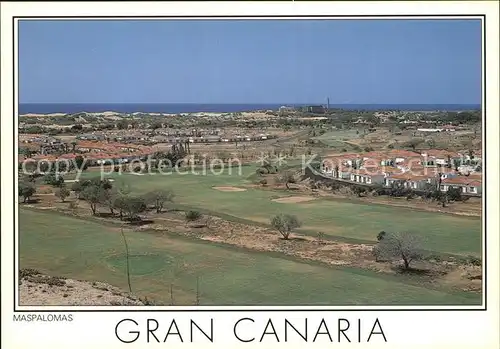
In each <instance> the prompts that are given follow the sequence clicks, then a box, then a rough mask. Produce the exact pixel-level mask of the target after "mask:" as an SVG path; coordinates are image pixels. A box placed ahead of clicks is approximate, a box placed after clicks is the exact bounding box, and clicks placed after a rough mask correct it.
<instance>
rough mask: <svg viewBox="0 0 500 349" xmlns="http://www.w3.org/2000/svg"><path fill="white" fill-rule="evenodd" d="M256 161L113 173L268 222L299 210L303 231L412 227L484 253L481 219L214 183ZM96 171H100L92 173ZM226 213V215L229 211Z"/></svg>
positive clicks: (229, 179) (237, 178) (369, 232)
mask: <svg viewBox="0 0 500 349" xmlns="http://www.w3.org/2000/svg"><path fill="white" fill-rule="evenodd" d="M254 171H255V167H253V166H245V167H242V173H241V175H240V174H239V173H238V172H237V169H233V171H232V174H229V173H228V171H225V172H224V173H223V174H221V175H193V174H182V175H181V174H171V175H164V176H162V175H159V174H157V175H144V176H136V175H131V174H123V175H121V176H119V175H117V174H113V175H111V177H113V178H115V180H116V182H115V183H120V182H125V183H128V184H129V185H130V186H131V189H132V190H133V191H134V192H136V193H145V192H148V191H152V190H157V189H161V188H171V189H173V190H174V192H175V195H176V197H175V202H176V203H178V204H182V205H185V206H189V207H193V208H199V209H205V210H210V211H212V212H214V213H216V214H217V213H219V214H226V215H231V216H234V217H237V218H242V219H246V220H250V221H255V222H260V223H266V224H267V223H269V219H270V217H271V216H273V215H275V214H278V213H290V214H295V215H296V216H297V217H298V218H299V219H300V220H301V221H302V223H303V227H302V229H301V230H302V232H304V233H306V234H316V233H317V232H319V231H321V232H323V233H325V234H326V235H328V236H330V237H331V238H336V237H338V238H342V239H347V240H349V239H350V240H353V241H356V240H358V241H365V242H366V241H375V239H376V236H377V234H378V233H379V232H380V231H382V230H384V231H389V232H390V231H410V232H413V233H415V234H419V235H420V236H421V237H422V240H423V244H424V248H426V249H428V250H431V251H436V252H440V253H450V254H460V255H469V254H471V255H477V256H480V255H481V220H480V219H479V218H475V217H459V216H453V215H446V214H441V213H432V212H422V211H417V210H412V209H407V208H401V207H390V206H384V205H376V204H366V203H355V202H350V201H349V200H331V199H317V200H314V201H309V202H302V203H294V204H291V203H278V202H274V201H272V199H273V198H276V197H282V196H290V195H294V194H293V192H285V191H280V192H277V191H269V190H260V189H248V190H247V191H244V192H222V191H218V190H214V189H213V188H212V187H213V186H228V185H229V186H238V185H243V184H246V183H248V181H247V180H246V178H247V177H248V176H249V175H251V174H252V173H254ZM92 175H93V176H95V174H92ZM226 218H227V217H226Z"/></svg>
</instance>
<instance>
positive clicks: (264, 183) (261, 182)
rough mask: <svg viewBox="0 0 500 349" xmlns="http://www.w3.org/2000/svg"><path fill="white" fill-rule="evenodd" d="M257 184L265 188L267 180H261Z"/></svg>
mask: <svg viewBox="0 0 500 349" xmlns="http://www.w3.org/2000/svg"><path fill="white" fill-rule="evenodd" d="M259 184H260V185H262V186H263V187H265V186H266V185H267V179H261V180H260V181H259Z"/></svg>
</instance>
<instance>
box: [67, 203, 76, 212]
mask: <svg viewBox="0 0 500 349" xmlns="http://www.w3.org/2000/svg"><path fill="white" fill-rule="evenodd" d="M68 208H69V209H70V210H71V211H75V210H77V209H78V201H71V202H70V203H69V204H68Z"/></svg>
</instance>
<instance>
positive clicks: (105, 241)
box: [19, 208, 481, 305]
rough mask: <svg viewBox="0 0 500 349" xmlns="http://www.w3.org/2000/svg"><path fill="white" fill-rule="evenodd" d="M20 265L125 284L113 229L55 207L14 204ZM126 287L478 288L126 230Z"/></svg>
mask: <svg viewBox="0 0 500 349" xmlns="http://www.w3.org/2000/svg"><path fill="white" fill-rule="evenodd" d="M19 225H20V259H21V261H20V266H21V267H22V268H36V269H38V270H40V271H42V272H45V273H48V274H51V275H55V276H66V277H69V278H74V279H84V280H97V281H103V282H108V283H110V284H112V285H115V286H118V287H120V288H122V289H127V281H126V274H125V258H124V253H123V244H122V238H121V234H120V231H119V229H117V228H115V227H109V226H105V225H101V224H99V223H96V222H90V221H86V220H82V219H76V218H71V217H67V216H62V215H59V214H58V213H54V212H35V211H31V210H27V209H22V208H21V209H20V212H19ZM126 235H127V239H128V243H129V246H130V253H131V272H132V277H131V279H132V287H133V291H134V292H135V293H137V294H139V295H140V296H147V297H148V298H153V299H155V300H159V301H162V302H163V303H166V304H168V303H169V302H170V293H169V290H170V284H171V283H173V285H174V302H175V304H177V305H180V304H194V302H195V298H196V291H195V289H196V278H197V276H198V277H199V289H200V300H201V301H200V304H202V305H214V304H216V305H231V304H232V305H306V304H331V305H353V304H359V305H417V304H419V305H441V304H455V305H463V304H480V301H481V300H480V296H479V295H475V294H466V293H463V292H452V291H450V290H447V289H428V288H425V287H423V286H421V285H418V284H416V283H415V282H414V281H412V280H410V279H408V278H407V277H406V276H402V275H393V276H391V275H383V274H380V273H375V272H370V271H366V270H359V269H353V268H347V267H337V268H333V267H326V266H323V265H319V264H310V263H303V262H300V261H298V260H294V259H290V258H281V257H278V255H276V254H268V253H259V252H250V251H246V250H242V249H237V248H233V247H228V246H224V245H219V244H214V243H207V242H203V241H199V240H191V239H187V238H181V237H174V236H167V235H161V234H153V233H147V232H126Z"/></svg>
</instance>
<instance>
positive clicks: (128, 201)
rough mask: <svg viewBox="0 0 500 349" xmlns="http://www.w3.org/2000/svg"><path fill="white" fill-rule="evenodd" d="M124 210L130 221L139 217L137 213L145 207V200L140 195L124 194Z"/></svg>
mask: <svg viewBox="0 0 500 349" xmlns="http://www.w3.org/2000/svg"><path fill="white" fill-rule="evenodd" d="M124 208H125V212H126V213H127V214H128V217H129V219H130V220H131V221H133V220H136V219H140V217H139V213H141V212H144V211H145V210H146V208H147V205H146V201H145V200H144V198H142V197H140V196H126V197H125V200H124Z"/></svg>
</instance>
